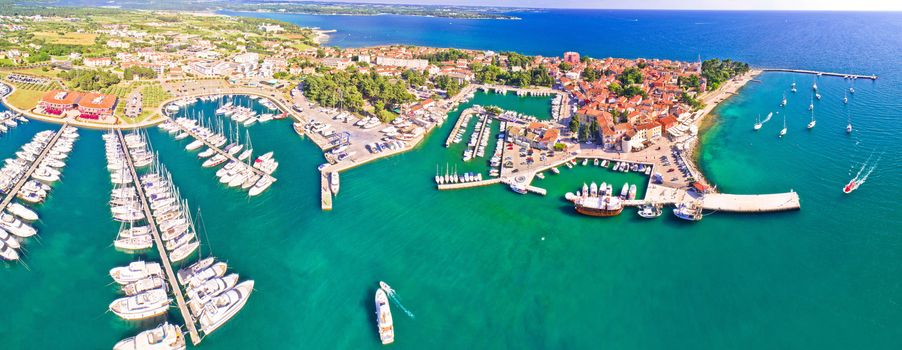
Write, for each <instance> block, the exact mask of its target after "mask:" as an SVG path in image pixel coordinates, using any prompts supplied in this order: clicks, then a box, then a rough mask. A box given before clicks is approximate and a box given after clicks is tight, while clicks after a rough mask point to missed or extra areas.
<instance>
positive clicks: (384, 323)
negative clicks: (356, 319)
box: [375, 288, 395, 345]
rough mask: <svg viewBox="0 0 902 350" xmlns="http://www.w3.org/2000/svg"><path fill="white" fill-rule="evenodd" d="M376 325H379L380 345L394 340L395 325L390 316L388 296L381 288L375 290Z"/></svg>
mask: <svg viewBox="0 0 902 350" xmlns="http://www.w3.org/2000/svg"><path fill="white" fill-rule="evenodd" d="M375 299H376V326H378V327H379V339H380V340H381V341H382V345H387V344H391V343H393V342H394V341H395V326H394V321H393V320H392V316H391V307H390V306H389V304H388V297H387V296H386V294H385V290H383V289H382V288H380V289H377V290H376V298H375Z"/></svg>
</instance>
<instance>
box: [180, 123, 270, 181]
mask: <svg viewBox="0 0 902 350" xmlns="http://www.w3.org/2000/svg"><path fill="white" fill-rule="evenodd" d="M167 118H169V117H167ZM169 120H171V121H172V123H173V124H175V125H176V126H178V128H179V130H181V131H183V132H185V133H187V134H188V135H191V137H193V138H195V139H197V140H200V141H201V142H203V143H204V145H206V146H207V147H209V148H211V149H213V150H214V151H216V153H219V154H221V155H223V156H225V157H226V158H228V159H229V160H231V161H233V162H236V163H244V161H241V160H238V158H237V157H235V156H234V155H231V154H229V153H228V152H226V151H223V150H222V149H220V148H219V147H216V146H215V145H213V144H212V143H210V142H207V140H206V139H204V138H203V137H200V135H198V134H195V133H194V132H193V131H191V130H189V129H187V128H185V127H183V126H182V125H181V124H179V123H177V122H176V121H175V120H172V119H171V118H170V119H169ZM251 171H253V172H254V173H255V174H257V175H260V176H266V177H269V179H270V180H272V182H276V178H275V177H273V176H272V175H269V174H267V173H266V172H264V171H263V170H260V169H257V168H254V167H251Z"/></svg>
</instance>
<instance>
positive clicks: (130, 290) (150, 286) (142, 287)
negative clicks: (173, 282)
mask: <svg viewBox="0 0 902 350" xmlns="http://www.w3.org/2000/svg"><path fill="white" fill-rule="evenodd" d="M166 288H167V284H166V281H164V280H163V277H161V276H148V277H146V278H142V279H140V280H137V281H134V282H132V283H129V284H126V285H124V286H122V292H123V293H125V295H138V294H141V293H144V292H147V291H150V290H154V289H166Z"/></svg>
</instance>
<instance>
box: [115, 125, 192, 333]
mask: <svg viewBox="0 0 902 350" xmlns="http://www.w3.org/2000/svg"><path fill="white" fill-rule="evenodd" d="M116 137H117V138H118V140H119V142H120V145H122V147H123V149H126V148H127V147H126V145H127V143H126V140H125V136H124V135H123V133H122V131H121V130H116ZM123 156H124V159H125V162H126V165H127V167H128V173H129V174H130V175H131V177H132V179H135V180H137V179H139V176H138V172H137V170H135V165H134V163H133V160H132V155H131V154H130V153H129V152H124V153H123ZM134 188H135V190H136V192H137V195H138V198H139V200H140V202H139V203H140V207H141V209H142V210H143V213H144V218H145V220H147V223H148V226H149V227H150V233H151V235H152V236H153V241H154V244H155V245H156V247H157V252H159V255H160V262H161V263H162V265H163V268H164V271H165V276H166V281H167V282H168V283H169V290H170V291H171V292H172V293H173V295H174V296H175V301H176V305H177V306H178V309H179V312H180V313H181V315H182V319H183V320H185V326H186V327H187V329H188V335H189V336H190V337H191V342H192V344H194V345H197V344H200V342H201V337H200V334H199V333H198V332H197V327H196V325H195V322H196V321H195V318H194V316H193V315H192V314H191V311H190V310H189V309H188V304H187V303H186V302H185V296H184V294H183V293H182V288H181V287H180V286H179V285H178V282H177V280H176V277H175V271H174V270H173V268H172V263H171V262H170V259H169V255H168V254H166V250H165V249H163V248H162V247H163V246H164V243H163V239H162V238H161V236H160V231H159V230H158V227H157V223H156V220H155V219H154V215H153V212H152V211H151V209H150V208H151V207H150V201H149V200H148V199H147V197H146V195H145V193H144V188H143V186H135V187H134Z"/></svg>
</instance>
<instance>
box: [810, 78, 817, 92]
mask: <svg viewBox="0 0 902 350" xmlns="http://www.w3.org/2000/svg"><path fill="white" fill-rule="evenodd" d="M811 90H814V91H817V78H814V83H813V84H811Z"/></svg>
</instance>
